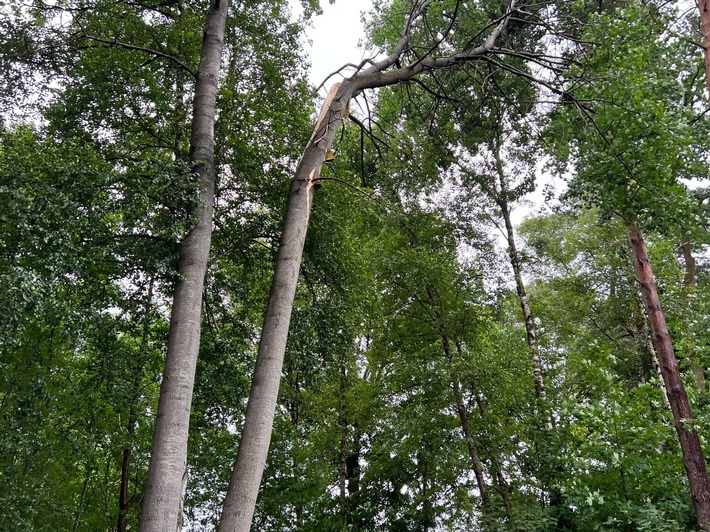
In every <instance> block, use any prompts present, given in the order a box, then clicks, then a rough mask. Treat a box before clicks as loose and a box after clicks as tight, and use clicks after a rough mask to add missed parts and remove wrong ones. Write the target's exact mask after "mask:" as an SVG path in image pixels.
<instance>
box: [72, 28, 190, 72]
mask: <svg viewBox="0 0 710 532" xmlns="http://www.w3.org/2000/svg"><path fill="white" fill-rule="evenodd" d="M84 37H85V38H86V39H89V40H91V41H96V42H100V43H103V44H107V45H109V46H113V47H115V48H123V49H125V50H137V51H139V52H144V53H146V54H151V55H154V56H157V57H162V58H164V59H168V60H169V61H172V62H173V63H175V64H176V65H177V66H178V67H180V68H182V69H183V70H185V71H186V72H188V73H189V74H190V75H191V76H192V77H193V78H195V79H197V72H195V71H194V70H192V69H191V68H190V67H189V66H187V65H186V64H185V63H183V62H182V61H180V60H179V59H178V58H177V57H175V56H174V55H170V54H166V53H165V52H161V51H160V50H155V49H153V48H147V47H145V46H138V45H135V44H130V43H127V42H121V41H118V40H116V39H113V40H112V39H104V38H102V37H97V36H96V35H88V34H85V35H84Z"/></svg>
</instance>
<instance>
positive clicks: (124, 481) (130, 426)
mask: <svg viewBox="0 0 710 532" xmlns="http://www.w3.org/2000/svg"><path fill="white" fill-rule="evenodd" d="M154 282H155V279H154V278H151V280H150V284H149V285H148V294H147V296H146V305H145V311H144V312H145V313H144V316H143V333H142V335H141V343H140V351H141V353H144V352H145V350H146V348H147V347H148V339H149V334H150V306H151V302H152V300H153V286H154ZM144 367H145V362H141V363H140V364H139V365H138V368H136V372H135V374H134V375H133V383H132V384H133V394H132V396H131V405H130V407H129V409H128V423H127V424H126V430H127V432H128V444H127V445H126V446H125V447H124V448H123V460H122V462H121V487H120V490H119V494H118V526H117V530H118V532H126V528H127V527H128V505H129V504H130V502H131V501H130V497H129V495H128V486H129V484H130V482H131V454H132V445H133V439H134V437H135V435H136V423H137V419H136V418H137V409H138V404H139V402H140V396H141V380H143V369H144Z"/></svg>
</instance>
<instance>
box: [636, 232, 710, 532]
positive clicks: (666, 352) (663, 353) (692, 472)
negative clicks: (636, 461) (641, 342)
mask: <svg viewBox="0 0 710 532" xmlns="http://www.w3.org/2000/svg"><path fill="white" fill-rule="evenodd" d="M627 234H628V237H629V244H630V246H631V251H632V254H633V256H634V266H635V268H636V274H637V276H638V280H639V283H640V285H641V295H642V297H643V304H644V307H645V308H646V313H647V314H648V320H649V324H650V327H651V338H652V339H653V344H654V346H655V348H656V353H657V355H658V360H659V363H660V366H661V374H662V375H663V381H664V382H665V385H666V391H667V393H668V401H669V402H670V406H671V411H672V412H673V421H674V426H675V429H676V432H677V433H678V440H679V442H680V448H681V452H682V455H683V465H684V466H685V471H686V474H687V475H688V483H689V485H690V495H691V498H692V500H693V507H694V508H695V513H696V516H697V519H698V526H699V527H700V530H703V531H705V532H710V481H709V480H708V473H707V467H706V464H705V458H704V457H703V450H702V447H701V446H700V438H699V437H698V433H697V431H696V430H695V427H694V422H693V414H692V412H691V410H690V403H689V401H688V396H687V394H686V392H685V387H684V386H683V381H682V380H681V378H680V372H679V370H678V361H677V359H676V357H675V353H674V351H673V345H672V344H671V338H670V333H669V331H668V326H667V325H666V318H665V315H664V313H663V309H662V308H661V302H660V300H659V298H658V292H657V290H656V283H655V281H654V279H653V270H652V269H651V261H650V259H649V257H648V250H647V249H646V243H645V242H644V238H643V235H642V234H641V231H640V230H639V229H638V228H637V227H635V226H633V225H632V226H630V227H629V228H628V229H627Z"/></svg>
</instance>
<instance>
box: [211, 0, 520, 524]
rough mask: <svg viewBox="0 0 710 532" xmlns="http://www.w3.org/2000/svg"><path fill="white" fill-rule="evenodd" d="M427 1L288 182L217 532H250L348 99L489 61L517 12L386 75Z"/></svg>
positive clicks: (329, 107) (320, 130)
mask: <svg viewBox="0 0 710 532" xmlns="http://www.w3.org/2000/svg"><path fill="white" fill-rule="evenodd" d="M428 4H429V2H428V0H421V1H418V2H416V3H415V6H414V8H413V9H412V11H411V12H410V15H409V16H408V17H407V21H406V23H405V27H404V30H403V31H402V36H401V38H400V40H399V41H398V43H397V44H396V46H395V47H394V49H393V50H392V52H391V53H390V54H389V55H388V56H387V57H385V58H384V59H382V60H380V61H369V60H368V61H366V62H364V63H363V65H362V66H363V67H364V66H365V65H366V64H369V65H370V66H369V67H368V68H365V69H362V70H358V71H357V73H356V74H355V75H353V76H352V77H350V78H348V79H345V80H344V81H343V82H342V83H340V84H336V85H334V86H333V88H332V89H331V91H330V93H329V95H328V98H327V99H326V101H325V103H324V105H323V109H322V111H321V113H320V116H319V117H318V120H317V122H316V125H315V127H314V130H313V135H312V136H311V138H310V140H309V141H308V144H307V145H306V148H305V150H304V152H303V155H302V157H301V160H300V161H299V163H298V166H297V168H296V173H295V175H294V177H293V179H292V180H291V187H290V191H289V195H288V200H287V203H286V213H285V214H284V225H283V232H282V234H281V241H280V244H279V250H278V252H277V255H276V263H275V266H274V277H273V280H272V284H271V292H270V294H269V302H268V304H267V308H266V316H265V318H264V325H263V328H262V332H261V340H260V342H259V349H258V352H257V358H256V365H255V368H254V373H253V377H252V385H251V391H250V393H249V400H248V403H247V411H246V415H245V419H244V427H243V430H242V437H241V441H240V444H239V451H238V453H237V459H236V462H235V465H234V470H233V471H232V476H231V479H230V482H229V488H228V489H227V494H226V497H225V500H224V506H223V509H222V515H221V518H220V522H219V532H247V531H248V530H249V529H250V527H251V521H252V517H253V515H254V507H255V505H256V499H257V495H258V492H259V485H260V483H261V476H262V474H263V471H264V466H265V464H266V456H267V454H268V450H269V445H270V441H271V431H272V425H273V420H274V414H275V409H276V402H277V399H278V392H279V384H280V380H281V369H282V367H283V360H284V354H285V351H286V340H287V338H288V329H289V324H290V321H291V312H292V309H293V300H294V297H295V293H296V285H297V282H298V276H299V271H300V267H301V259H302V256H303V246H304V243H305V239H306V230H307V228H308V220H309V217H310V213H311V206H312V204H313V198H314V189H315V188H317V186H318V185H319V183H320V181H319V178H320V171H321V167H322V165H323V161H324V159H325V155H326V151H327V150H328V149H329V148H330V147H331V146H332V144H333V141H334V139H335V134H336V132H337V130H338V128H339V126H340V124H341V122H342V121H343V120H344V119H345V118H346V117H347V114H348V105H349V102H350V100H351V99H352V98H353V96H355V95H357V94H359V93H360V92H361V91H362V90H365V89H368V88H375V87H384V86H387V85H394V84H396V83H399V82H402V81H407V80H409V79H412V78H413V77H414V76H416V75H418V74H420V73H422V72H426V71H429V70H436V69H440V68H452V67H456V66H457V65H462V64H464V63H466V62H468V61H473V60H477V59H481V58H483V57H485V56H487V55H488V54H490V53H492V52H493V51H494V47H495V43H496V40H497V38H498V37H499V36H500V34H501V33H502V32H503V30H504V29H505V27H506V25H507V22H508V20H509V18H510V17H509V15H510V12H512V11H513V10H514V9H515V1H514V0H513V2H511V9H510V11H509V12H508V13H507V14H505V15H504V16H503V17H501V19H500V21H499V22H498V23H497V24H496V25H495V27H493V29H492V30H491V32H490V34H489V35H488V36H487V37H486V39H485V41H484V43H483V44H481V45H479V46H476V47H474V48H471V49H469V50H465V51H463V52H461V53H458V54H453V55H449V56H443V57H425V58H424V59H418V60H416V61H415V62H414V63H413V64H411V65H407V66H404V67H399V68H395V69H392V70H389V69H390V68H391V67H393V66H395V65H397V64H398V63H399V62H400V60H401V57H402V55H403V53H404V52H405V51H406V50H407V47H408V46H409V34H410V31H411V28H412V24H413V23H414V21H415V20H416V19H417V18H419V17H420V16H421V15H422V13H424V11H425V10H426V8H427V6H428Z"/></svg>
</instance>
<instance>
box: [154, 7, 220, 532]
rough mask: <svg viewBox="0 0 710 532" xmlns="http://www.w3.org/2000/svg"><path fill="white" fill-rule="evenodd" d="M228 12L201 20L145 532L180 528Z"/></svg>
mask: <svg viewBox="0 0 710 532" xmlns="http://www.w3.org/2000/svg"><path fill="white" fill-rule="evenodd" d="M228 9H229V2H228V0H214V2H210V7H209V9H208V11H207V19H206V21H205V31H204V39H203V44H202V52H201V55H200V66H199V69H198V73H197V83H196V85H195V95H194V101H193V110H192V115H193V120H192V126H191V131H192V133H191V137H190V164H191V171H192V172H193V173H194V174H195V176H196V178H197V179H198V180H199V183H200V196H199V199H198V201H197V203H196V205H194V207H193V216H194V218H195V226H194V227H193V228H192V229H191V230H190V231H189V232H188V234H187V235H186V236H185V239H184V240H183V241H182V243H181V246H180V259H179V261H178V267H177V275H178V276H179V278H178V281H177V283H176V285H175V295H174V297H173V307H172V313H171V317H170V332H169V335H168V353H167V357H166V359H165V372H164V373H163V381H162V384H161V387H160V402H159V403H158V412H157V416H156V422H155V435H154V436H153V451H152V453H151V460H150V468H149V470H148V479H147V483H146V491H145V497H144V501H143V512H142V515H141V530H144V531H150V530H175V529H176V528H177V529H178V530H179V529H180V528H181V522H182V497H183V492H184V490H185V487H184V486H185V483H186V482H187V437H188V430H189V422H190V405H191V403H192V389H193V386H194V382H195V369H196V366H197V355H198V353H199V349H200V332H201V317H202V291H203V287H204V281H205V273H206V272H207V261H208V259H209V254H210V243H211V240H212V213H213V202H214V187H215V174H216V169H215V160H214V127H215V114H216V103H217V91H218V80H219V71H220V65H221V63H222V49H223V43H224V31H225V27H226V22H227V12H228Z"/></svg>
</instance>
